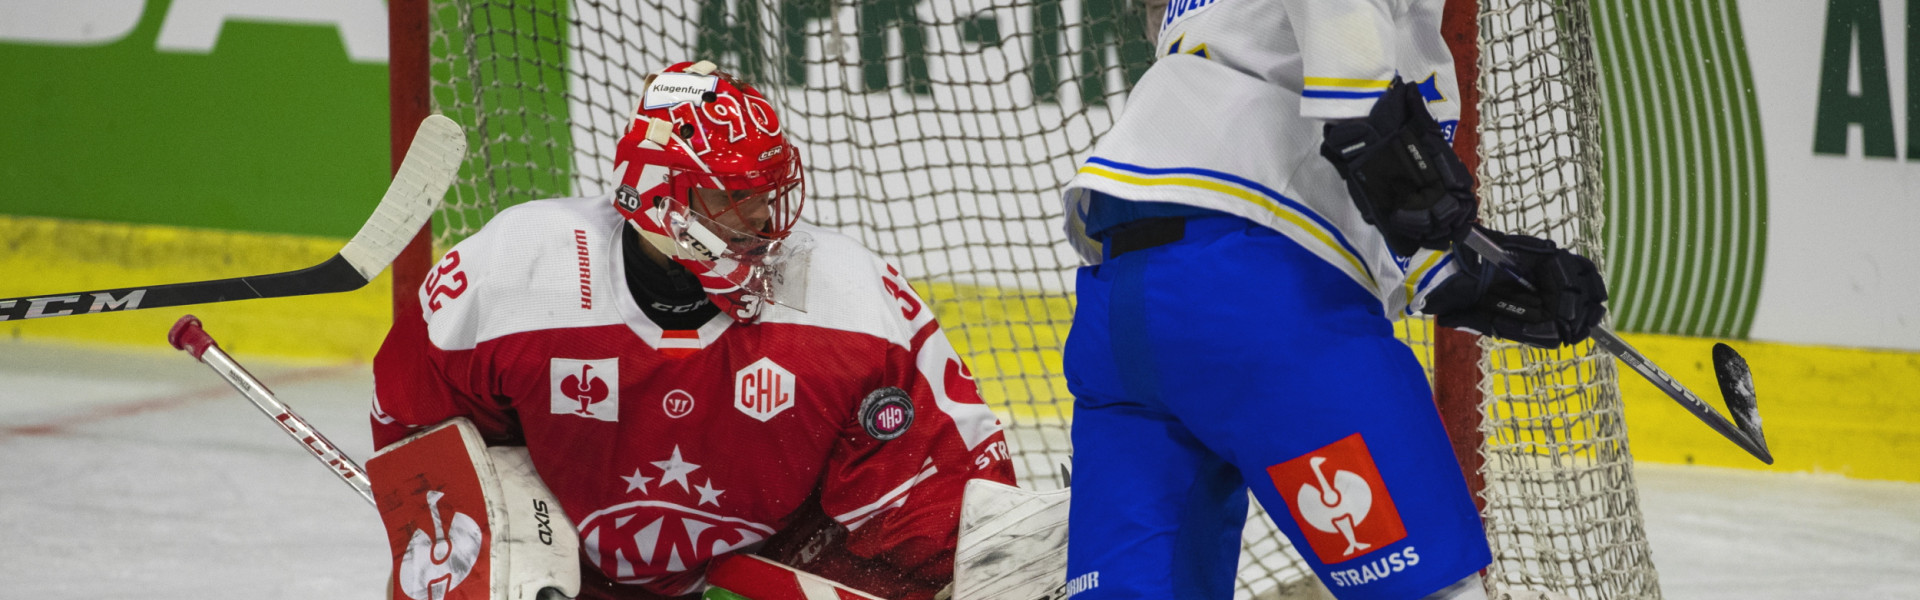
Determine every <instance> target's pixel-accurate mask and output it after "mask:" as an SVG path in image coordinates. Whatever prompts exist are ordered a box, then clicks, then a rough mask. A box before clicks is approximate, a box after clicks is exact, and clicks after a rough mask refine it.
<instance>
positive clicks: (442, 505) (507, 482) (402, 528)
mask: <svg viewBox="0 0 1920 600" xmlns="http://www.w3.org/2000/svg"><path fill="white" fill-rule="evenodd" d="M367 473H368V478H369V479H370V480H371V482H372V484H373V494H374V502H375V505H376V506H377V507H378V508H379V509H380V520H381V521H383V522H384V523H385V524H386V528H387V542H388V546H389V549H390V550H391V551H392V552H393V570H392V571H391V573H392V579H391V585H390V589H389V591H388V597H389V598H390V599H391V600H441V599H458V600H547V599H550V598H563V597H564V598H571V597H573V596H575V595H578V594H579V592H580V562H579V561H580V559H579V552H580V538H579V536H578V535H577V534H576V533H575V532H574V529H573V525H572V523H570V522H568V520H567V517H566V515H565V514H564V513H562V512H561V510H560V504H559V503H558V502H556V501H554V498H553V494H552V492H549V491H548V490H547V487H546V485H545V484H543V483H541V481H540V478H539V476H538V475H536V474H535V473H534V471H533V463H532V462H531V461H530V460H529V458H528V456H527V449H526V448H524V447H518V446H503V447H494V448H488V447H487V446H486V444H485V443H483V442H482V441H481V438H480V434H479V432H478V431H477V430H475V429H474V427H473V424H472V423H469V422H468V421H467V420H466V419H453V420H451V421H448V422H446V423H444V424H442V425H439V426H437V427H434V428H432V429H429V430H427V431H424V432H421V433H418V434H415V435H413V436H410V437H408V438H406V439H404V440H401V441H399V442H396V443H394V444H392V445H390V446H388V447H386V448H385V449H382V450H381V451H380V452H378V453H376V454H374V456H373V459H372V460H369V461H367Z"/></svg>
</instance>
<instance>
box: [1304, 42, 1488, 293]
mask: <svg viewBox="0 0 1920 600" xmlns="http://www.w3.org/2000/svg"><path fill="white" fill-rule="evenodd" d="M1325 133H1326V136H1325V139H1324V140H1323V141H1322V142H1321V144H1320V155H1321V156H1325V157H1326V158H1327V161H1328V162H1331V163H1333V168H1334V169H1335V170H1337V171H1339V172H1340V177H1341V178H1342V179H1345V180H1346V181H1347V193H1348V194H1349V195H1351V196H1352V197H1353V203H1354V205H1355V206H1357V207H1359V209H1360V216H1361V217H1362V218H1364V219H1366V221H1367V223H1368V224H1370V225H1373V226H1374V228H1376V229H1379V230H1380V233H1381V234H1382V235H1383V236H1385V237H1386V240H1387V248H1389V249H1391V250H1393V253H1394V254H1396V255H1399V256H1412V255H1413V253H1414V252H1415V251H1416V250H1419V249H1420V248H1427V249H1432V250H1445V249H1447V247H1448V245H1450V244H1451V243H1453V242H1455V241H1458V240H1459V239H1460V238H1461V237H1462V236H1464V235H1466V233H1467V227H1468V226H1469V225H1471V224H1472V223H1473V219H1474V215H1475V213H1476V212H1477V211H1478V210H1479V204H1480V201H1479V199H1478V198H1476V197H1475V196H1474V195H1473V176H1472V175H1471V174H1469V173H1468V172H1467V166H1466V164H1464V163H1462V162H1460V157H1459V156H1458V155H1455V154H1454V153H1453V145H1452V143H1450V142H1448V141H1447V136H1446V134H1445V133H1444V132H1442V131H1441V130H1440V124H1439V123H1437V122H1435V121H1434V120H1433V115H1430V114H1428V113H1427V107H1426V99H1425V98H1423V97H1422V96H1421V95H1420V89H1419V86H1417V85H1407V84H1406V83H1405V82H1403V81H1400V79H1399V78H1397V77H1396V78H1394V80H1393V84H1392V85H1391V86H1390V87H1388V88H1387V92H1386V94H1385V95H1382V96H1381V97H1380V100H1379V101H1378V102H1375V103H1374V105H1373V110H1372V111H1371V112H1370V113H1368V114H1367V116H1366V117H1365V118H1360V119H1347V120H1341V121H1334V122H1331V123H1328V124H1327V126H1326V129H1325Z"/></svg>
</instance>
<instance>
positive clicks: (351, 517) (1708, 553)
mask: <svg viewBox="0 0 1920 600" xmlns="http://www.w3.org/2000/svg"><path fill="white" fill-rule="evenodd" d="M160 346H161V344H160V343H159V342H158V340H156V344H155V349H152V350H145V351H140V350H126V349H117V348H115V349H102V348H81V347H74V346H65V345H48V344H40V343H24V342H18V341H11V342H0V598H91V599H109V600H110V599H117V598H129V599H133V598H138V599H142V600H168V599H175V598H178V599H183V600H184V599H189V598H191V599H196V600H197V599H199V598H254V599H262V600H266V599H275V598H287V599H296V598H297V599H319V598H325V599H342V598H369V599H371V598H377V597H379V596H380V595H381V593H382V592H383V590H384V588H385V581H386V569H387V568H388V564H389V559H388V554H387V550H386V540H385V536H384V534H383V533H382V531H381V527H380V522H379V518H378V516H377V515H376V514H375V512H374V510H373V508H372V507H370V506H368V505H367V504H366V503H365V501H364V500H362V499H361V498H360V497H359V496H357V495H355V494H354V493H352V491H351V490H350V489H349V488H348V487H347V486H346V485H344V484H342V483H341V482H340V481H339V480H337V479H334V478H333V475H332V474H331V473H330V471H329V470H328V469H326V468H324V467H323V466H321V465H320V464H319V463H317V462H315V461H314V460H313V459H312V458H309V457H308V455H307V454H305V453H304V451H303V450H301V448H300V447H299V446H298V445H296V443H295V442H293V441H292V440H290V439H288V438H287V437H286V435H285V434H283V433H281V432H280V430H279V428H278V427H276V426H275V425H274V424H273V423H272V422H270V421H268V420H267V419H266V418H264V417H263V416H261V415H260V414H259V412H258V411H257V410H255V409H254V408H253V407H252V405H250V404H248V403H247V402H246V400H245V399H243V398H242V397H240V396H239V395H238V394H236V393H234V392H233V391H232V390H231V389H229V388H228V387H227V386H226V384H224V383H223V382H222V381H221V380H220V379H219V378H217V377H216V376H214V374H213V373H212V372H211V371H209V370H207V369H206V368H205V367H203V366H201V365H200V364H198V363H196V362H194V361H193V359H192V358H190V357H188V356H187V355H185V354H182V353H178V352H173V351H171V350H162V349H160ZM236 358H238V359H240V360H241V361H242V362H243V363H244V364H246V365H247V366H248V367H249V368H250V369H252V370H253V372H254V373H255V374H256V375H259V376H260V377H261V379H263V380H264V381H266V382H267V384H268V385H269V386H270V387H272V388H273V389H274V390H275V391H276V392H278V394H279V396H280V398H281V399H282V400H283V401H286V402H287V403H288V404H290V405H292V406H293V407H294V410H296V411H297V412H299V413H300V414H301V415H302V416H304V417H306V418H307V420H309V421H311V422H312V423H313V425H314V426H315V427H317V428H319V429H320V430H321V431H322V432H324V433H325V434H326V435H327V436H328V437H329V438H331V439H332V440H333V441H334V442H335V443H336V444H338V445H339V446H340V447H341V448H343V449H344V450H346V451H347V453H348V454H351V455H353V456H354V457H356V458H358V459H361V460H364V459H365V458H366V457H367V456H368V455H369V454H371V448H370V446H371V442H370V440H369V439H368V432H367V417H366V409H367V399H368V397H369V394H370V393H371V389H372V380H371V376H370V375H369V374H368V370H367V367H366V366H365V365H310V364H309V365H300V364H286V363H274V362H270V361H265V360H259V359H254V358H249V357H247V356H245V354H244V352H241V353H238V355H237V356H236ZM1702 434H1703V435H1705V430H1704V429H1703V430H1702ZM1636 474H1637V475H1638V477H1639V481H1640V490H1641V501H1642V508H1643V510H1644V512H1645V515H1646V520H1647V531H1648V536H1649V537H1650V538H1651V544H1652V547H1653V557H1654V562H1655V565H1656V567H1657V568H1658V569H1659V572H1660V581H1661V586H1662V588H1663V589H1664V591H1665V595H1666V597H1668V598H1674V599H1682V600H1686V599H1701V600H1709V599H1715V600H1717V599H1726V600H1735V599H1739V600H1751V599H1783V600H1784V599H1795V600H1798V599H1803V598H1920V484H1913V483H1896V482H1879V481H1859V480H1849V479H1843V478H1839V477H1833V476H1812V475H1777V474H1764V473H1757V472H1747V471H1736V470H1723V469H1709V468H1699V467H1682V466H1669V465H1646V464H1642V465H1639V466H1638V468H1637V469H1636Z"/></svg>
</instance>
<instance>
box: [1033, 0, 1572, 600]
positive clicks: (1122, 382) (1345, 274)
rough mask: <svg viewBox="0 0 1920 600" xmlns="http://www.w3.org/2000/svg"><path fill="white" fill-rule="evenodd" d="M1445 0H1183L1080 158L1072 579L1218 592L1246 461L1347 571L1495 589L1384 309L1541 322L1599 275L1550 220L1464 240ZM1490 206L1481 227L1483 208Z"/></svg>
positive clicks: (1285, 510) (1229, 566)
mask: <svg viewBox="0 0 1920 600" xmlns="http://www.w3.org/2000/svg"><path fill="white" fill-rule="evenodd" d="M1442 4H1443V2H1442V0H1174V2H1173V3H1172V4H1170V5H1168V6H1167V8H1166V10H1165V12H1164V14H1161V15H1159V18H1158V20H1157V22H1156V23H1154V26H1155V28H1156V29H1157V33H1158V36H1157V37H1158V39H1157V40H1156V49H1157V53H1158V59H1157V61H1156V62H1155V64H1154V65H1153V67H1152V68H1150V69H1149V70H1148V71H1147V73H1146V74H1145V76H1144V77H1143V78H1142V79H1141V80H1140V82H1139V83H1138V84H1137V85H1136V87H1135V88H1134V89H1133V91H1132V93H1131V95H1130V96H1129V98H1128V101H1127V106H1126V111H1125V113H1124V114H1122V115H1121V116H1120V118H1119V119H1118V121H1117V122H1116V123H1115V124H1114V127H1113V129H1112V130H1111V131H1109V132H1108V133H1107V134H1106V136H1105V137H1104V138H1102V139H1101V140H1100V142H1099V144H1098V145H1097V146H1096V147H1095V148H1094V151H1093V153H1092V155H1091V157H1089V158H1088V159H1087V161H1086V162H1085V164H1084V165H1083V166H1082V167H1081V168H1080V170H1079V173H1078V174H1077V175H1076V176H1075V178H1074V179H1073V180H1072V182H1071V183H1070V184H1069V185H1068V187H1067V189H1066V191H1065V194H1064V198H1065V202H1066V212H1067V214H1068V226H1067V229H1068V234H1069V235H1070V236H1071V237H1072V238H1073V242H1074V245H1075V247H1076V248H1077V249H1078V250H1079V251H1080V252H1081V253H1082V255H1083V257H1084V258H1085V260H1086V261H1087V262H1088V263H1089V265H1090V266H1087V267H1083V268H1082V269H1081V270H1080V273H1079V276H1078V282H1077V283H1078V289H1077V293H1078V299H1079V304H1078V308H1077V311H1076V313H1075V317H1074V325H1073V332H1072V334H1071V336H1070V337H1069V338H1068V340H1067V346H1066V350H1065V366H1066V373H1067V378H1068V382H1069V386H1070V388H1071V389H1072V391H1073V393H1074V395H1075V409H1074V428H1073V445H1074V481H1073V484H1074V495H1075V496H1076V497H1078V498H1082V499H1084V498H1101V499H1102V501H1101V502H1075V503H1074V504H1073V505H1072V509H1071V517H1070V521H1071V524H1070V526H1069V535H1070V537H1071V545H1070V550H1069V553H1068V572H1067V577H1068V579H1067V590H1068V592H1069V594H1070V595H1071V596H1072V597H1075V598H1084V599H1094V598H1099V599H1108V598H1156V599H1158V598H1222V599H1224V598H1229V597H1232V594H1233V579H1234V573H1235V568H1236V566H1237V564H1238V563H1237V554H1238V551H1239V544H1238V542H1239V539H1240V533H1241V527H1242V521H1243V520H1244V519H1245V517H1246V514H1247V505H1246V502H1247V501H1246V493H1247V490H1249V489H1251V490H1252V492H1253V493H1254V494H1255V495H1256V496H1257V497H1258V498H1259V499H1260V501H1261V504H1262V505H1264V506H1265V507H1266V508H1267V509H1268V511H1269V514H1270V515H1272V517H1273V518H1274V520H1275V523H1276V524H1277V525H1278V526H1279V527H1280V529H1281V530H1282V531H1284V532H1285V533H1286V535H1287V536H1288V537H1289V538H1290V539H1291V540H1292V541H1293V543H1294V546H1295V547H1296V548H1298V549H1300V553H1301V555H1302V556H1303V557H1304V558H1305V559H1306V561H1307V563H1308V564H1309V565H1310V566H1311V567H1312V568H1313V570H1314V572H1315V573H1316V574H1317V575H1318V576H1319V577H1320V579H1321V581H1322V582H1324V583H1325V584H1326V585H1327V587H1328V588H1329V589H1330V590H1331V591H1332V592H1333V593H1334V595H1335V596H1337V597H1339V598H1342V599H1347V600H1351V599H1357V598H1358V599H1370V600H1373V599H1378V600H1411V599H1417V598H1484V597H1485V592H1484V590H1483V589H1482V587H1481V585H1480V581H1479V577H1478V576H1477V572H1478V571H1479V570H1480V569H1482V568H1483V567H1485V566H1486V565H1487V563H1488V562H1489V560H1490V559H1489V552H1488V548H1487V542H1486V538H1485V537H1484V534H1483V533H1482V531H1481V526H1480V521H1479V515H1478V513H1477V511H1476V510H1475V507H1474V503H1473V499H1472V497H1471V495H1470V492H1469V491H1468V489H1467V487H1466V484H1465V481H1464V478H1463V476H1462V474H1461V472H1460V467H1459V464H1458V463H1457V461H1456V460H1455V459H1454V456H1453V453H1452V450H1451V447H1450V446H1449V444H1448V441H1447V438H1446V433H1445V430H1444V429H1443V427H1442V425H1441V423H1440V420H1439V416H1438V414H1437V411H1436V409H1435V408H1434V405H1433V403H1432V396H1431V391H1430V389H1429V387H1428V384H1427V382H1426V379H1425V377H1424V375H1423V372H1422V369H1421V367H1420V365H1419V363H1418V362H1417V361H1416V360H1415V358H1414V355H1413V353H1412V351H1411V350H1410V349H1409V348H1408V347H1407V346H1406V345H1405V344H1403V343H1401V342H1400V341H1399V340H1397V339H1395V338H1394V336H1393V327H1392V320H1393V319H1396V318H1399V317H1400V316H1403V315H1406V314H1411V313H1413V312H1416V311H1420V312H1424V313H1426V314H1429V315H1433V316H1435V317H1436V318H1437V320H1438V322H1439V323H1440V324H1441V325H1443V326H1450V327H1458V328H1463V329H1469V330H1472V331H1476V332H1480V333H1485V334H1488V335H1495V336H1499V337H1504V338H1509V339H1515V340H1519V341H1522V342H1526V343H1529V344H1533V345H1537V346H1543V347H1553V346H1558V345H1561V344H1572V343H1577V342H1579V341H1581V340H1583V339H1585V338H1586V337H1587V335H1588V333H1589V331H1590V330H1591V328H1592V327H1593V326H1594V325H1595V324H1597V323H1598V321H1599V319H1600V316H1601V315H1602V314H1603V312H1604V309H1603V308H1602V305H1601V303H1602V302H1603V301H1604V300H1605V299H1606V291H1605V286H1604V285H1603V284H1602V282H1601V281H1600V279H1599V276H1598V275H1597V273H1596V272H1595V270H1594V267H1593V264H1592V262H1591V261H1589V260H1587V259H1585V258H1582V257H1580V256H1578V255H1575V254H1573V253H1571V252H1568V251H1566V250H1563V249H1560V248H1557V247H1555V245H1554V244H1553V243H1552V242H1550V241H1546V240H1540V239H1536V238H1530V237H1526V236H1520V235H1506V234H1501V233H1498V232H1488V235H1489V236H1490V237H1492V238H1494V239H1495V240H1496V241H1498V242H1500V243H1502V244H1504V245H1505V246H1506V247H1507V249H1508V250H1509V251H1510V252H1511V253H1512V254H1514V255H1515V256H1516V258H1518V259H1519V260H1518V262H1519V266H1518V267H1516V268H1515V272H1517V273H1518V274H1519V275H1521V276H1524V277H1525V278H1526V279H1528V280H1531V281H1533V282H1535V284H1537V287H1533V286H1528V285H1526V284H1524V283H1521V281H1520V280H1519V279H1517V278H1516V277H1515V276H1514V274H1513V273H1511V272H1508V271H1505V270H1502V269H1499V268H1497V267H1495V266H1494V265H1492V264H1491V263H1489V262H1488V261H1485V260H1482V259H1481V257H1479V256H1476V255H1474V254H1472V252H1471V251H1470V250H1467V249H1465V248H1464V246H1461V247H1456V246H1454V243H1453V242H1455V241H1456V240H1459V239H1461V238H1463V237H1464V236H1465V234H1466V233H1467V232H1468V231H1469V227H1474V225H1472V224H1471V223H1472V220H1473V219H1474V216H1475V209H1476V207H1477V202H1476V200H1475V198H1474V196H1473V188H1472V179H1471V175H1470V174H1469V173H1468V172H1467V170H1466V169H1465V167H1464V166H1463V165H1462V164H1461V163H1460V160H1459V158H1458V157H1457V156H1455V155H1454V154H1453V153H1452V150H1451V148H1450V145H1449V140H1450V138H1451V134H1452V129H1453V126H1454V124H1455V123H1456V122H1457V119H1458V116H1459V114H1460V106H1459V105H1458V103H1457V99H1458V86H1457V85H1456V83H1455V81H1454V68H1453V63H1452V59H1451V56H1450V55H1449V53H1448V50H1447V47H1446V45H1445V43H1444V42H1443V40H1442V39H1441V37H1440V11H1441V7H1442ZM1483 231H1484V230H1483Z"/></svg>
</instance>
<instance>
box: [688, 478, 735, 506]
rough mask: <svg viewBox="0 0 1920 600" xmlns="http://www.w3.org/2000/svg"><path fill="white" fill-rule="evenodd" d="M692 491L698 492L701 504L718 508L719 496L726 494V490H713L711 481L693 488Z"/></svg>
mask: <svg viewBox="0 0 1920 600" xmlns="http://www.w3.org/2000/svg"><path fill="white" fill-rule="evenodd" d="M693 489H696V490H699V491H700V503H701V504H712V505H714V506H715V507H718V506H720V495H721V494H725V493H727V491H726V490H716V489H713V480H711V479H709V480H707V482H706V483H702V484H700V485H698V486H695V487H694V488H693Z"/></svg>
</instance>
